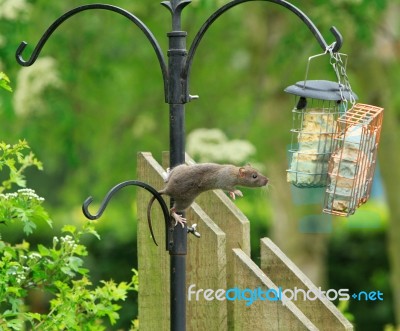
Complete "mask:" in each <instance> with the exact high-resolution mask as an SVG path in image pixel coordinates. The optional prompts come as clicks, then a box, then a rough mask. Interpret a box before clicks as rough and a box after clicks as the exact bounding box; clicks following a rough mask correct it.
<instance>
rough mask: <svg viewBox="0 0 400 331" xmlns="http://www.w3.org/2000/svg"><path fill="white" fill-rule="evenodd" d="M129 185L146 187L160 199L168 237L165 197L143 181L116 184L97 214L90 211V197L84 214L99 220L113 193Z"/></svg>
mask: <svg viewBox="0 0 400 331" xmlns="http://www.w3.org/2000/svg"><path fill="white" fill-rule="evenodd" d="M129 185H133V186H139V187H142V188H144V189H145V190H147V191H149V192H150V193H151V194H153V196H154V197H155V198H156V200H157V201H158V203H159V204H160V206H161V209H162V212H163V214H164V219H165V234H166V237H167V235H168V226H169V223H170V217H169V209H168V207H167V205H166V203H165V201H164V199H163V198H162V197H161V194H160V193H158V192H157V190H156V189H155V188H154V187H152V186H150V185H149V184H146V183H143V182H141V181H138V180H127V181H125V182H122V183H119V184H117V185H116V186H114V187H113V188H112V189H111V190H110V191H109V192H108V193H107V194H106V196H105V197H104V199H103V201H102V203H101V205H100V208H99V210H98V211H97V213H96V214H94V215H93V214H91V213H90V211H89V205H90V204H91V203H92V201H93V198H92V197H91V196H90V197H88V198H87V199H86V200H85V201H84V202H83V205H82V211H83V214H84V215H85V216H86V217H87V218H88V219H90V220H97V219H99V218H100V217H101V215H103V213H104V211H105V209H106V208H107V205H108V203H109V202H110V200H111V198H112V197H113V195H114V194H115V193H117V192H118V191H119V190H120V189H122V188H124V187H125V186H129ZM150 232H151V236H152V238H153V241H154V243H155V244H156V245H157V242H156V239H155V237H154V233H153V230H152V228H151V227H150ZM166 245H167V250H168V241H167V242H166Z"/></svg>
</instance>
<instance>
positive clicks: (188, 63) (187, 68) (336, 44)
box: [182, 0, 343, 79]
mask: <svg viewBox="0 0 400 331" xmlns="http://www.w3.org/2000/svg"><path fill="white" fill-rule="evenodd" d="M250 1H268V2H272V3H276V4H278V5H281V6H283V7H285V8H286V9H289V10H290V11H291V12H292V13H294V14H296V15H297V16H298V17H299V18H300V19H301V20H302V21H303V22H304V24H305V25H307V27H308V28H309V29H310V31H311V32H312V34H313V35H314V37H315V38H316V39H317V41H318V43H319V44H320V46H321V47H322V49H323V50H324V51H326V50H327V48H328V47H329V45H328V44H327V43H326V41H325V39H324V37H322V35H321V33H320V32H319V30H318V29H317V27H316V26H315V25H314V23H313V22H312V21H311V20H310V19H309V18H308V17H307V15H306V14H304V13H303V12H302V11H301V10H300V9H299V8H297V7H296V6H294V5H292V4H291V3H290V2H287V1H284V0H232V1H231V2H228V3H227V4H226V5H224V6H222V7H221V8H219V9H218V10H217V11H216V12H215V13H214V14H212V15H211V16H210V17H209V18H208V19H207V20H206V22H205V23H204V24H203V25H202V26H201V28H200V30H199V31H198V32H197V34H196V36H195V37H194V39H193V42H192V45H191V46H190V49H189V52H188V56H187V61H186V64H185V68H184V70H183V75H182V76H183V78H187V79H188V76H189V74H190V69H191V66H192V62H193V57H194V54H195V53H196V50H197V47H198V46H199V44H200V41H201V40H202V39H203V36H204V34H205V33H206V32H207V30H208V28H209V27H210V26H211V25H212V23H214V22H215V20H216V19H217V18H218V17H220V16H221V15H222V14H223V13H225V12H226V11H228V10H229V9H231V8H233V7H235V6H237V5H240V4H241V3H245V2H250ZM330 31H331V33H332V34H333V36H334V37H335V42H334V44H333V47H332V52H334V53H336V52H338V51H339V50H340V48H341V47H342V44H343V37H342V35H341V34H340V32H339V31H338V30H337V29H336V28H335V27H331V29H330Z"/></svg>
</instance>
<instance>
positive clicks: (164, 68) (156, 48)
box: [15, 4, 168, 97]
mask: <svg viewBox="0 0 400 331" xmlns="http://www.w3.org/2000/svg"><path fill="white" fill-rule="evenodd" d="M91 9H103V10H108V11H112V12H115V13H118V14H120V15H122V16H125V17H126V18H128V19H129V20H130V21H131V22H133V23H134V24H135V25H136V26H137V27H138V28H139V29H140V30H142V32H143V33H144V34H145V36H146V37H147V39H148V40H149V41H150V43H151V45H152V46H153V49H154V51H155V52H156V55H157V59H158V62H159V63H160V67H161V72H162V76H163V80H164V92H165V97H167V91H168V89H167V87H168V69H167V65H166V61H165V58H164V55H163V52H162V50H161V47H160V45H159V44H158V42H157V40H156V38H155V37H154V35H153V34H152V32H151V31H150V30H149V29H148V28H147V26H146V25H145V24H144V23H143V22H142V21H141V20H140V19H138V18H137V17H136V16H135V15H133V14H132V13H130V12H128V11H127V10H125V9H122V8H120V7H116V6H113V5H108V4H89V5H84V6H80V7H77V8H74V9H72V10H70V11H68V12H66V13H65V14H64V15H62V16H61V17H59V18H58V19H57V20H56V21H54V23H53V24H51V25H50V27H49V28H48V29H47V30H46V31H45V33H44V34H43V36H42V37H41V38H40V40H39V42H38V44H37V45H36V47H35V49H34V50H33V52H32V54H31V56H30V58H29V59H28V60H24V59H23V57H22V53H23V52H24V50H25V48H26V46H27V45H28V44H27V43H26V42H25V41H23V42H21V44H20V45H19V46H18V48H17V51H16V54H15V57H16V60H17V62H18V63H19V64H20V65H22V66H24V67H28V66H30V65H32V64H33V63H35V61H36V60H37V58H38V57H39V54H40V52H41V50H42V48H43V47H44V45H45V44H46V42H47V40H48V39H49V38H50V36H51V35H52V34H53V32H54V31H55V30H56V29H57V28H58V27H59V26H60V25H61V24H62V23H63V22H65V21H66V20H67V19H69V18H70V17H72V16H74V15H76V14H78V13H80V12H82V11H85V10H91Z"/></svg>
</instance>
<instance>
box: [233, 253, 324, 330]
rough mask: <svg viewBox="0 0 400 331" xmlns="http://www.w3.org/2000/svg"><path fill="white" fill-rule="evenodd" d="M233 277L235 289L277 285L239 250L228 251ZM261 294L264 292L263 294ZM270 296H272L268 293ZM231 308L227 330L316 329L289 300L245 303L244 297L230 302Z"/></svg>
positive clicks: (263, 288) (265, 288)
mask: <svg viewBox="0 0 400 331" xmlns="http://www.w3.org/2000/svg"><path fill="white" fill-rule="evenodd" d="M232 255H233V261H234V277H235V284H236V287H238V288H239V289H245V288H248V289H251V290H253V289H257V288H261V289H262V290H263V291H267V290H269V289H274V290H275V291H276V292H277V291H278V287H277V286H276V285H275V284H274V283H273V282H272V281H271V280H270V279H269V278H268V277H267V276H266V275H265V274H264V273H263V272H262V270H261V269H260V268H259V267H258V266H257V265H256V264H255V263H254V262H253V261H252V260H251V259H250V258H249V257H248V255H246V254H245V253H244V252H243V251H242V250H240V249H237V248H236V249H233V250H232ZM264 297H265V295H264ZM270 297H274V296H273V295H272V294H271V296H270ZM229 304H232V305H233V307H234V309H233V310H234V316H233V320H231V321H229V322H228V323H229V329H230V330H238V331H247V330H249V331H253V330H271V331H300V330H310V331H317V330H318V328H317V327H315V325H313V323H312V322H311V321H310V320H308V319H307V317H306V316H305V315H304V314H303V313H302V312H301V311H300V310H299V309H298V308H297V307H296V306H295V304H294V303H293V302H287V303H286V304H285V305H283V303H282V301H279V300H278V301H270V300H265V301H262V300H257V301H254V302H253V303H252V304H251V305H246V301H245V300H235V301H232V302H230V303H229Z"/></svg>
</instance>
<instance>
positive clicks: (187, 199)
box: [147, 163, 268, 245]
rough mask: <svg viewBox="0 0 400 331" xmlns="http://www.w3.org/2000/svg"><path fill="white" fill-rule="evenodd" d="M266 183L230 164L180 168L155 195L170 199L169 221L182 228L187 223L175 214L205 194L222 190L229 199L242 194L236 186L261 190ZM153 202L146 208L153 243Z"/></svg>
mask: <svg viewBox="0 0 400 331" xmlns="http://www.w3.org/2000/svg"><path fill="white" fill-rule="evenodd" d="M267 183H268V178H267V177H265V176H263V175H262V174H260V173H259V172H258V171H257V170H256V169H254V168H253V167H251V166H250V165H249V164H248V165H246V166H243V167H237V166H234V165H230V164H224V165H222V164H216V163H198V164H192V165H186V164H181V165H178V166H176V167H174V168H173V169H172V170H171V171H169V172H168V176H167V179H166V185H165V187H164V188H163V189H162V190H160V191H158V193H159V194H160V195H161V194H166V195H168V196H170V197H171V198H172V199H173V201H174V204H173V206H172V208H171V209H170V214H171V217H172V218H173V219H174V220H175V226H176V225H177V224H178V223H179V224H181V225H182V227H184V224H185V223H186V219H185V218H183V217H182V216H181V215H179V214H178V213H177V212H183V211H185V210H186V209H187V208H189V207H190V205H191V204H192V203H193V201H194V200H195V199H196V197H197V196H198V195H199V194H200V193H202V192H205V191H209V190H216V189H222V190H224V191H228V192H229V195H230V197H231V198H232V199H233V200H235V198H236V196H239V197H243V194H242V192H241V191H240V190H238V189H237V188H236V187H235V186H242V187H261V186H265V185H267ZM154 200H155V197H154V196H153V197H152V198H151V199H150V201H149V204H148V206H147V221H148V224H149V229H150V233H151V236H152V238H153V241H154V243H155V244H156V245H157V242H156V240H155V238H154V233H153V229H152V225H151V217H150V211H151V206H152V204H153V202H154Z"/></svg>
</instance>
